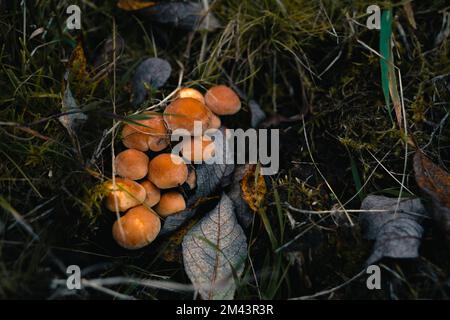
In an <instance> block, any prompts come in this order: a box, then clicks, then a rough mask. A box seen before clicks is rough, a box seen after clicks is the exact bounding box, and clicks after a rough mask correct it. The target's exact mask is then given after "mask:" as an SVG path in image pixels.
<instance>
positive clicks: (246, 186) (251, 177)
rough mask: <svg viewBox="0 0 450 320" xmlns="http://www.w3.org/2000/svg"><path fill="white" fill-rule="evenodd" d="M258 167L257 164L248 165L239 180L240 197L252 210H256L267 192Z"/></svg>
mask: <svg viewBox="0 0 450 320" xmlns="http://www.w3.org/2000/svg"><path fill="white" fill-rule="evenodd" d="M258 168H259V166H257V165H252V166H250V167H249V168H248V170H247V171H246V172H245V174H244V177H243V178H242V181H241V188H242V197H243V198H244V200H245V202H247V204H248V205H249V207H250V209H252V210H253V211H254V212H256V211H258V209H259V207H260V206H261V204H262V202H263V201H264V199H265V196H266V193H267V186H266V181H265V180H264V176H263V175H261V174H259V169H258Z"/></svg>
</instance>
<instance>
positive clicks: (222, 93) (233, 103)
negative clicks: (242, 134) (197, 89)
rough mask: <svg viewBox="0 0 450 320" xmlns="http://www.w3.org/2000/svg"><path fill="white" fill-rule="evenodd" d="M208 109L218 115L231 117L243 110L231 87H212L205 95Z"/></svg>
mask: <svg viewBox="0 0 450 320" xmlns="http://www.w3.org/2000/svg"><path fill="white" fill-rule="evenodd" d="M205 102H206V105H207V106H208V108H209V109H210V110H211V111H212V112H214V113H215V114H217V115H231V114H235V113H237V112H238V111H239V110H240V109H241V100H239V97H238V95H237V94H236V93H235V92H234V91H233V90H232V89H230V88H229V87H227V86H224V85H220V86H215V87H212V88H211V89H209V90H208V92H206V94H205Z"/></svg>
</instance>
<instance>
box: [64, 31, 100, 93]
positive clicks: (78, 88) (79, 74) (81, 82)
mask: <svg viewBox="0 0 450 320" xmlns="http://www.w3.org/2000/svg"><path fill="white" fill-rule="evenodd" d="M88 68H89V67H88V63H87V59H86V55H85V52H84V48H83V41H82V39H81V38H79V39H78V41H77V45H76V46H75V48H74V49H73V51H72V53H71V55H70V59H69V62H68V65H67V70H66V72H68V75H67V81H68V82H69V83H70V85H71V87H72V92H73V93H74V96H75V97H77V98H81V97H83V96H84V95H85V94H86V93H88V92H89V91H90V90H92V89H93V88H95V83H93V82H92V81H91V80H92V79H91V75H90V72H89V69H88Z"/></svg>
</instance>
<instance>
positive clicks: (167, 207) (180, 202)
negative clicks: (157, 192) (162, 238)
mask: <svg viewBox="0 0 450 320" xmlns="http://www.w3.org/2000/svg"><path fill="white" fill-rule="evenodd" d="M184 209H186V202H185V201H184V198H183V195H182V194H181V193H179V192H176V191H169V192H167V193H164V194H163V195H162V196H161V200H160V201H159V203H158V205H157V206H156V207H155V211H156V212H157V213H158V214H159V215H160V216H161V217H163V218H165V217H168V216H170V215H172V214H175V213H178V212H180V211H183V210H184Z"/></svg>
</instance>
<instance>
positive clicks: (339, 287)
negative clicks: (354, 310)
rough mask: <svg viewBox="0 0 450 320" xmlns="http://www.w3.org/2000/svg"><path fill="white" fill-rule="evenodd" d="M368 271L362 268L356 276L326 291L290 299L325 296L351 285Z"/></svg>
mask: <svg viewBox="0 0 450 320" xmlns="http://www.w3.org/2000/svg"><path fill="white" fill-rule="evenodd" d="M365 272H366V270H364V269H363V270H361V271H360V272H359V273H357V274H356V275H355V276H353V277H352V278H350V279H348V280H347V281H345V282H344V283H342V284H340V285H338V286H337V287H334V288H331V289H328V290H324V291H320V292H317V293H315V294H312V295H310V296H302V297H296V298H291V299H289V300H308V299H314V298H317V297H320V296H324V295H326V294H330V293H333V292H335V291H338V290H339V289H342V288H343V287H345V286H347V285H349V284H350V283H351V282H353V281H354V280H356V279H358V278H359V277H360V276H362V275H363V274H364V273H365Z"/></svg>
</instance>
